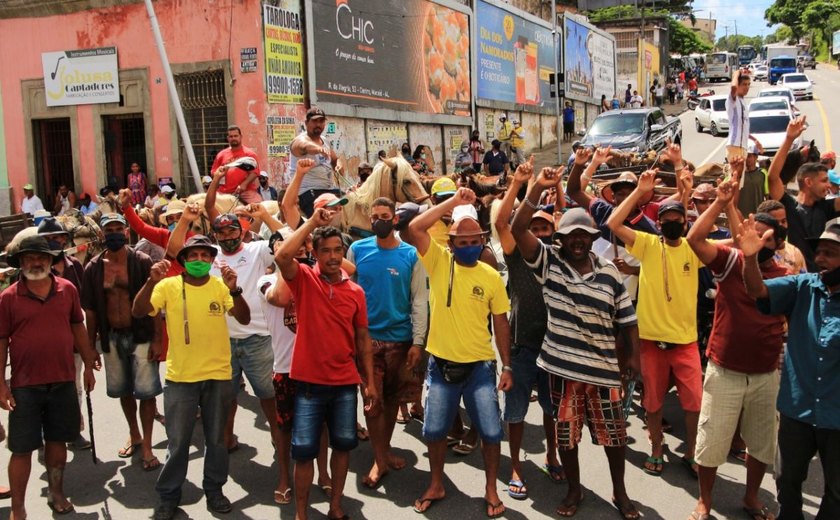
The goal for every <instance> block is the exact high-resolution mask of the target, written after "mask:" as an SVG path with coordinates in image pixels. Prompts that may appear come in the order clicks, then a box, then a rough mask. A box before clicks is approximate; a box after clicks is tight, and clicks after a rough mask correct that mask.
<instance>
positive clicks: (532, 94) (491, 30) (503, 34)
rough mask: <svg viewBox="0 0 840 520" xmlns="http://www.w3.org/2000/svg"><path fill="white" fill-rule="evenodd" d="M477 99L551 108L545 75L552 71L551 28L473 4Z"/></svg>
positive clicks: (498, 10) (485, 6)
mask: <svg viewBox="0 0 840 520" xmlns="http://www.w3.org/2000/svg"><path fill="white" fill-rule="evenodd" d="M476 27H477V28H478V29H477V30H478V35H477V38H478V45H477V48H476V50H477V53H476V70H477V75H478V78H477V79H478V81H477V84H478V86H477V90H478V93H477V97H478V98H480V99H486V100H492V101H503V102H507V103H516V104H519V105H527V106H533V107H551V108H553V107H554V101H553V100H552V99H551V96H550V87H551V84H550V83H549V75H550V74H551V73H552V72H554V68H555V62H554V37H553V36H552V34H551V29H550V28H546V27H543V26H542V25H538V24H536V23H534V22H530V21H527V20H525V19H524V18H522V17H520V16H517V15H515V14H512V13H510V12H509V11H506V10H505V9H502V8H500V7H496V6H494V5H492V4H490V3H488V2H485V1H484V0H478V1H477V2H476Z"/></svg>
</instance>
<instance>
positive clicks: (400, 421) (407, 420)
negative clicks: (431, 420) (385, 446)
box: [397, 412, 411, 424]
mask: <svg viewBox="0 0 840 520" xmlns="http://www.w3.org/2000/svg"><path fill="white" fill-rule="evenodd" d="M410 422H411V416H408V417H406V416H404V415H403V414H402V412H400V413H399V414H398V415H397V424H408V423H410Z"/></svg>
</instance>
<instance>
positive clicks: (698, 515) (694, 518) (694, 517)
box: [688, 511, 711, 520]
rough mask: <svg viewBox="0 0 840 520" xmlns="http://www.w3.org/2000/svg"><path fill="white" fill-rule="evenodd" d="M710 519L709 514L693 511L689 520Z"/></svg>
mask: <svg viewBox="0 0 840 520" xmlns="http://www.w3.org/2000/svg"><path fill="white" fill-rule="evenodd" d="M710 518H711V516H709V513H701V512H700V511H692V512H691V514H690V515H688V520H709V519H710Z"/></svg>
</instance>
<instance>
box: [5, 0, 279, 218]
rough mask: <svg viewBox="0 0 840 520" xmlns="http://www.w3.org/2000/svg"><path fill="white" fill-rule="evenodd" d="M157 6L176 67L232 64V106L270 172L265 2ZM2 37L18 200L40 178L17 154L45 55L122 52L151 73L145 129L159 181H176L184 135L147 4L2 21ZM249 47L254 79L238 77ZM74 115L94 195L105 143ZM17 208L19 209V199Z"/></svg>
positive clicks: (83, 114)
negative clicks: (26, 90)
mask: <svg viewBox="0 0 840 520" xmlns="http://www.w3.org/2000/svg"><path fill="white" fill-rule="evenodd" d="M154 4H155V10H156V13H157V18H158V21H159V23H160V26H161V33H162V35H163V39H164V42H165V44H166V50H167V52H168V54H169V60H170V62H171V63H173V64H176V63H193V62H204V61H218V60H229V61H230V64H231V70H230V72H231V76H232V79H233V85H232V86H231V87H230V89H231V90H232V92H233V98H232V99H231V98H230V97H229V98H228V105H231V104H232V106H233V113H234V120H233V121H231V123H233V122H235V123H236V124H238V125H239V126H240V127H241V128H242V132H243V136H244V143H245V145H246V146H249V147H251V148H254V149H255V150H256V151H257V154H259V156H260V160H261V161H260V162H261V163H263V164H266V165H267V164H268V163H267V161H266V157H265V153H266V144H267V142H266V141H267V139H266V127H265V111H266V107H267V106H268V105H267V104H266V102H265V92H264V86H263V85H264V80H263V78H264V56H263V43H262V42H263V34H262V10H261V2H256V1H247V0H208V1H206V2H194V1H187V0H157V1H156V2H155V3H154ZM230 27H233V30H232V31H229V28H230ZM0 34H2V35H3V44H2V45H0V70H2V71H3V74H0V89H2V92H3V98H2V102H3V103H4V110H3V115H4V121H3V124H4V125H5V134H6V149H7V153H8V155H9V157H10V160H9V161H8V162H9V164H8V170H9V183H10V185H11V186H12V188H13V190H14V193H16V194H21V193H22V191H21V188H22V186H23V185H24V184H25V183H27V182H30V181H31V180H32V179H34V177H35V172H28V171H27V165H26V161H16V160H12V158H13V157H15V155H18V154H24V152H25V150H26V138H25V136H26V133H27V132H31V131H32V129H31V128H27V127H26V126H27V125H26V121H25V118H24V112H23V107H22V94H21V85H20V82H21V80H26V79H38V78H42V77H43V71H42V66H41V53H42V52H48V51H57V50H74V49H86V48H95V47H105V46H116V47H117V57H118V63H119V68H120V69H132V68H148V70H149V85H148V89H149V94H150V102H151V114H152V117H151V121H149V120H147V121H146V125H151V126H152V129H153V135H154V150H155V154H154V158H153V161H154V165H155V172H156V174H157V176H158V177H161V176H167V175H172V170H173V164H174V165H176V167H177V159H176V158H174V157H172V150H173V146H172V142H173V140H177V138H178V136H177V135H174V134H173V133H172V132H171V131H170V129H171V128H173V127H174V125H171V124H170V105H169V96H168V92H167V87H166V80H165V77H164V73H163V67H162V65H161V62H160V59H159V57H158V53H157V49H156V47H155V44H154V39H153V36H152V30H151V25H150V23H149V18H148V16H147V13H146V9H145V6H144V4H143V3H139V4H133V5H127V6H119V7H114V8H108V9H99V10H90V11H83V12H79V13H74V14H69V15H61V16H51V17H45V18H24V19H7V20H0ZM243 47H256V48H257V71H256V72H254V73H247V74H243V73H241V72H239V51H240V48H243ZM158 80H160V82H158ZM278 108H279V107H278ZM75 109H76V110H77V113H76V115H77V121H78V124H77V131H78V143H77V147H76V150H75V153H76V154H78V157H79V159H80V164H81V168H80V169H81V171H77V172H76V178H77V185H78V184H81V188H82V190H83V191H86V192H88V193H94V192H96V191H97V190H98V188H99V187H100V186H99V185H100V184H101V183H102V180H101V179H97V176H96V161H97V160H98V159H97V157H96V156H95V142H96V139H101V136H97V135H95V134H94V130H93V111H92V108H91V106H90V105H79V106H77V107H75ZM274 112H279V110H276V109H275V110H274ZM100 160H101V159H100ZM205 173H206V172H201V174H202V175H203V174H205ZM79 180H80V181H81V182H80V183H79V182H78V181H79ZM15 198H16V199H19V197H17V196H16V197H15ZM45 202H46V201H45ZM14 204H15V205H16V206H17V205H18V204H19V200H15V202H14Z"/></svg>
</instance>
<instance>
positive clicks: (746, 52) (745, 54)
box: [738, 45, 758, 67]
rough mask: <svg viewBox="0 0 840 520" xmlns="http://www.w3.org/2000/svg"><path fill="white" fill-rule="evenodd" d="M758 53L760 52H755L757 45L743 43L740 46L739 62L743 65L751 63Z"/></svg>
mask: <svg viewBox="0 0 840 520" xmlns="http://www.w3.org/2000/svg"><path fill="white" fill-rule="evenodd" d="M757 55H758V53H756V52H755V47H753V46H752V45H741V46H740V47H738V64H739V65H741V66H742V67H743V66H744V65H749V64H750V63H752V61H753V60H754V59H755V57H756V56H757Z"/></svg>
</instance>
